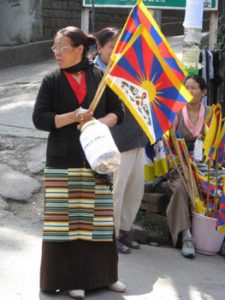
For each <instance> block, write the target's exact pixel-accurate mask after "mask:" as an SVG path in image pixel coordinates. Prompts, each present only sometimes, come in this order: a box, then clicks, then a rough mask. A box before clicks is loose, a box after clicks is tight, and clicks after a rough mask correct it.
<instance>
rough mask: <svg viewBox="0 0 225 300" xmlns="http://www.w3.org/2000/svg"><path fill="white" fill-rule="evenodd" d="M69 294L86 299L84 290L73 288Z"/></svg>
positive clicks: (72, 296)
mask: <svg viewBox="0 0 225 300" xmlns="http://www.w3.org/2000/svg"><path fill="white" fill-rule="evenodd" d="M68 295H69V296H70V297H71V298H74V299H84V296H85V291H84V290H71V291H68Z"/></svg>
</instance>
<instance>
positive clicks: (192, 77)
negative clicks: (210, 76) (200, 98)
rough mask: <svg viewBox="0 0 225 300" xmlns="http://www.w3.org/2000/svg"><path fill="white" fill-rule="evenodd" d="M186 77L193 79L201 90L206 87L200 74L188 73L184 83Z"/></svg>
mask: <svg viewBox="0 0 225 300" xmlns="http://www.w3.org/2000/svg"><path fill="white" fill-rule="evenodd" d="M188 79H193V80H194V81H196V82H197V83H198V85H199V87H200V89H201V90H202V91H204V90H206V89H207V86H206V82H205V79H204V78H203V77H201V76H200V75H189V76H187V77H186V78H185V79H184V84H185V83H186V82H187V80H188Z"/></svg>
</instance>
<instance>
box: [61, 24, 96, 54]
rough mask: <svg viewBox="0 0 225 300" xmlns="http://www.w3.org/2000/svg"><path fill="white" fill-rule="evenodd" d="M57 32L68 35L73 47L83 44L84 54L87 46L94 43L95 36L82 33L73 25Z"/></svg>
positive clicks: (87, 48)
mask: <svg viewBox="0 0 225 300" xmlns="http://www.w3.org/2000/svg"><path fill="white" fill-rule="evenodd" d="M57 34H62V35H63V36H66V37H68V38H69V39H70V40H71V42H72V46H73V47H78V46H80V45H83V46H84V56H85V54H86V53H87V52H88V50H89V47H90V46H92V45H95V44H96V38H95V37H94V36H93V35H88V34H86V33H84V32H83V31H82V30H81V29H80V28H78V27H75V26H68V27H65V28H62V29H60V30H59V31H57V33H56V35H57Z"/></svg>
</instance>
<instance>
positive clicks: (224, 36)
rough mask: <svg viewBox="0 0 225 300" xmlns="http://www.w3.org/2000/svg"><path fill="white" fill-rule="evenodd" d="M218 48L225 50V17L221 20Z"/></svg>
mask: <svg viewBox="0 0 225 300" xmlns="http://www.w3.org/2000/svg"><path fill="white" fill-rule="evenodd" d="M217 47H218V49H220V50H225V15H223V16H222V17H220V18H219V23H218V34H217Z"/></svg>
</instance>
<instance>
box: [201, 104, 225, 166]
mask: <svg viewBox="0 0 225 300" xmlns="http://www.w3.org/2000/svg"><path fill="white" fill-rule="evenodd" d="M221 119H222V111H221V105H220V104H219V103H217V104H216V105H214V106H213V107H212V108H211V110H210V112H209V114H208V116H207V118H206V120H205V138H204V141H203V146H202V147H203V149H204V155H205V157H206V160H208V159H210V160H212V159H215V152H216V146H217V144H218V138H219V134H220V127H221Z"/></svg>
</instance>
